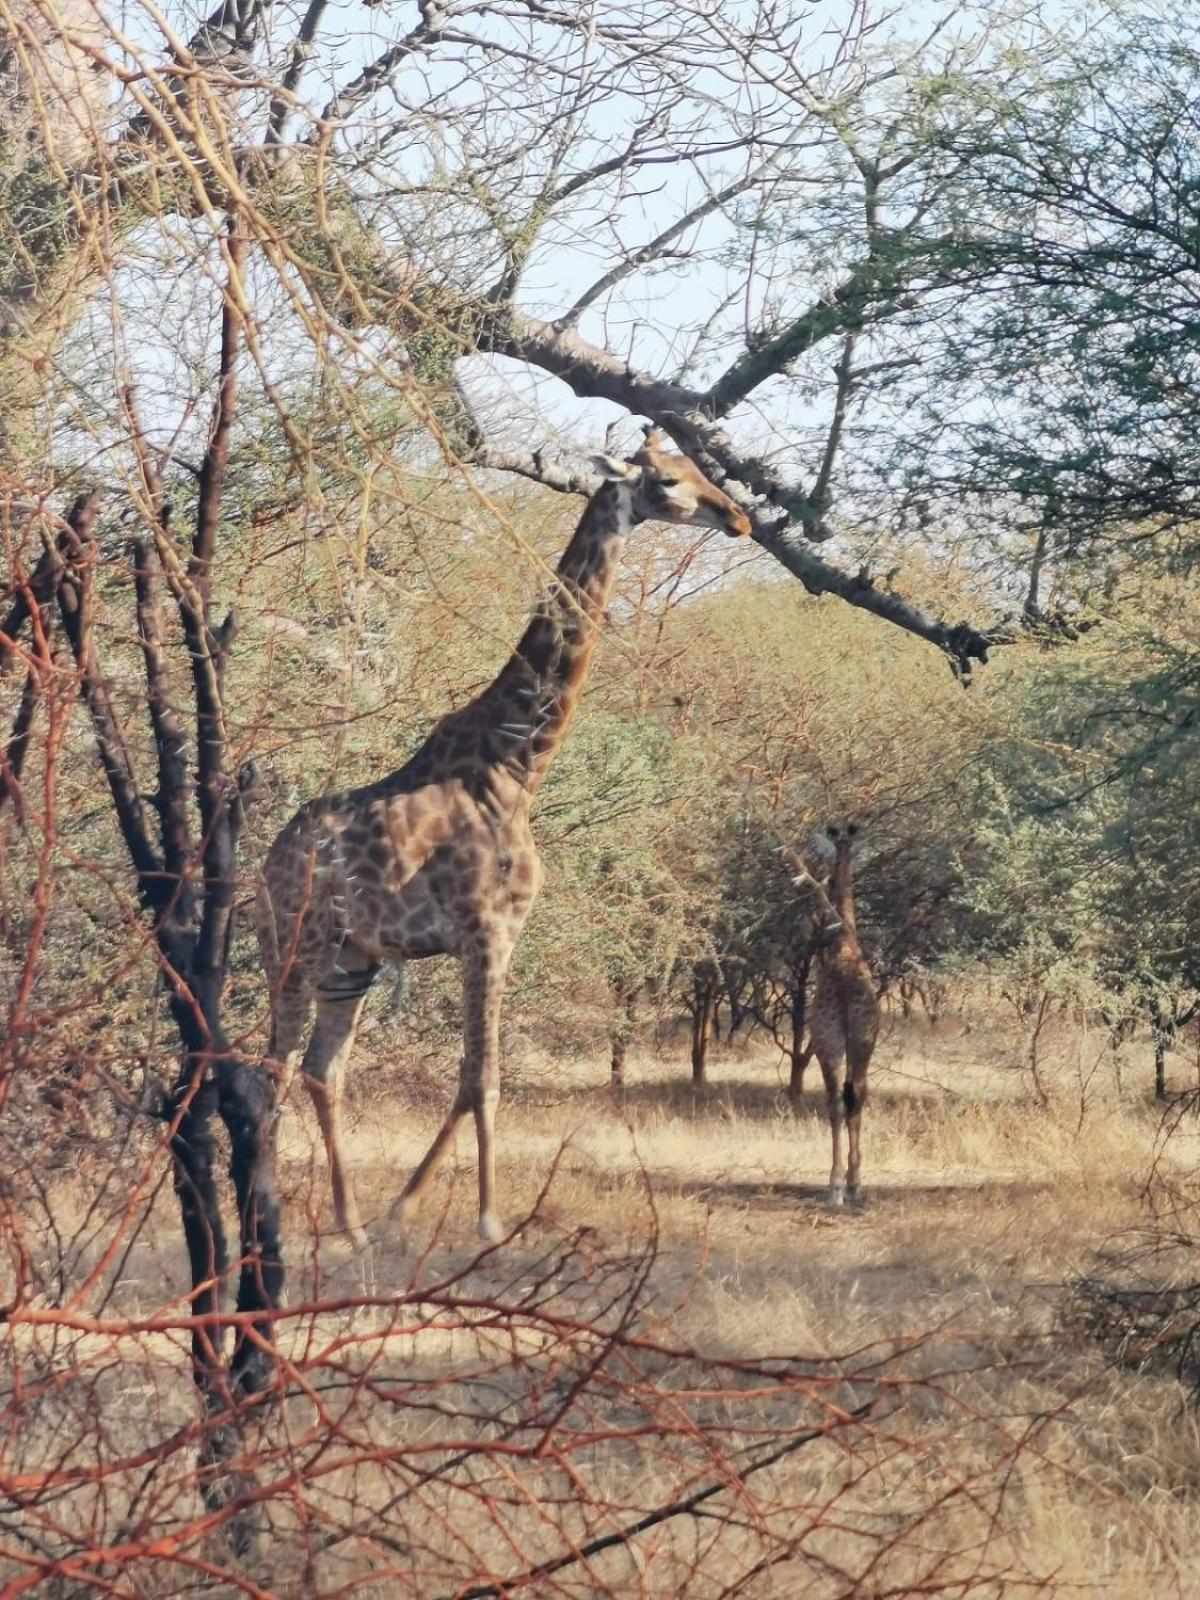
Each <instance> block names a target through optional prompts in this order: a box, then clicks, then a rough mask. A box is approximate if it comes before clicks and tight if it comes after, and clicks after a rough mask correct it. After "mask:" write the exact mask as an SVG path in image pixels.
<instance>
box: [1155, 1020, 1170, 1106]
mask: <svg viewBox="0 0 1200 1600" xmlns="http://www.w3.org/2000/svg"><path fill="white" fill-rule="evenodd" d="M1154 1098H1155V1099H1156V1100H1165V1099H1166V1098H1167V1033H1166V1030H1165V1029H1164V1028H1160V1027H1157V1026H1156V1027H1155V1029H1154Z"/></svg>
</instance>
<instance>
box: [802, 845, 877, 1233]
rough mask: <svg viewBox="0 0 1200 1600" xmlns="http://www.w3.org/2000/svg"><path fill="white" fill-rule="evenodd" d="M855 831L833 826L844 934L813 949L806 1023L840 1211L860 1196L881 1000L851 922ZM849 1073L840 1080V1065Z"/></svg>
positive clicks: (832, 1199)
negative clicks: (845, 1153) (846, 1154)
mask: <svg viewBox="0 0 1200 1600" xmlns="http://www.w3.org/2000/svg"><path fill="white" fill-rule="evenodd" d="M857 832H858V830H857V828H855V827H854V825H853V824H851V825H850V826H849V827H848V828H845V829H843V830H842V831H840V832H839V830H838V829H837V828H830V830H829V836H830V838H831V839H832V840H833V845H834V868H833V878H832V880H831V883H830V890H831V896H830V897H831V899H832V901H833V906H834V909H835V910H836V912H837V914H838V916H839V918H840V919H841V924H842V926H841V929H840V931H838V932H837V933H835V934H833V935H832V936H831V937H828V938H827V939H825V941H824V942H823V943H822V945H821V947H820V948H819V949H818V951H817V957H816V960H817V981H816V983H815V985H814V987H813V1001H812V1012H811V1016H810V1020H809V1038H808V1054H810V1055H812V1054H815V1055H816V1058H817V1060H818V1062H819V1063H820V1066H821V1075H822V1077H823V1078H824V1079H825V1100H826V1104H827V1105H828V1107H829V1126H830V1130H831V1133H832V1137H833V1166H832V1169H831V1171H830V1174H829V1203H830V1205H832V1206H840V1205H841V1204H842V1202H843V1200H844V1198H845V1195H846V1194H847V1193H849V1196H850V1198H851V1200H857V1199H859V1197H860V1195H861V1188H860V1180H859V1163H860V1151H859V1135H860V1132H861V1123H862V1112H863V1107H864V1106H865V1105H866V1103H867V1068H868V1067H869V1066H870V1064H871V1054H872V1052H873V1050H874V1049H875V1040H876V1039H877V1037H878V1035H879V1001H878V999H877V998H876V995H875V985H874V984H873V983H872V982H871V970H870V968H869V967H868V966H867V963H866V961H865V960H864V959H863V953H862V949H861V947H860V945H859V942H858V934H857V931H856V928H855V921H854V869H853V866H852V864H851V859H850V858H851V852H852V849H853V845H854V836H855V834H856V833H857ZM843 1064H844V1065H845V1068H846V1075H845V1079H844V1081H842V1082H839V1079H840V1078H841V1071H842V1066H843ZM843 1108H844V1110H845V1117H846V1132H847V1137H848V1141H849V1145H850V1159H849V1164H848V1167H847V1169H846V1171H845V1172H844V1173H843V1169H842V1113H843Z"/></svg>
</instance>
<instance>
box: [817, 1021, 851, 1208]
mask: <svg viewBox="0 0 1200 1600" xmlns="http://www.w3.org/2000/svg"><path fill="white" fill-rule="evenodd" d="M842 1059H843V1056H842V1052H841V1051H840V1050H831V1049H826V1050H825V1051H824V1052H822V1051H821V1050H820V1049H818V1051H817V1060H818V1062H819V1063H820V1066H821V1076H822V1077H823V1078H824V1080H825V1105H826V1107H827V1109H828V1111H829V1135H830V1140H831V1142H832V1146H833V1150H832V1161H831V1163H830V1168H829V1204H830V1205H831V1206H840V1205H841V1204H842V1203H843V1201H844V1200H845V1198H846V1172H845V1168H844V1167H843V1165H842V1113H843V1109H844V1104H845V1102H844V1100H843V1094H842V1088H841V1083H840V1079H841V1075H842Z"/></svg>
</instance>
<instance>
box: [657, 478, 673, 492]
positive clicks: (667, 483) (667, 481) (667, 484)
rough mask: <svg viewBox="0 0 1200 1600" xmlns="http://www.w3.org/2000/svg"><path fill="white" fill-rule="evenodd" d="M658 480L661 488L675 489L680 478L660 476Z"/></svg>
mask: <svg viewBox="0 0 1200 1600" xmlns="http://www.w3.org/2000/svg"><path fill="white" fill-rule="evenodd" d="M656 482H657V486H658V487H659V488H660V489H673V488H674V487H675V485H676V484H677V483H678V482H679V479H678V478H661V477H660V478H658V479H657V480H656Z"/></svg>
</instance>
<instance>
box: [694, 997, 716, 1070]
mask: <svg viewBox="0 0 1200 1600" xmlns="http://www.w3.org/2000/svg"><path fill="white" fill-rule="evenodd" d="M716 1005H717V985H716V980H715V979H714V978H713V977H712V976H711V975H710V974H709V973H706V972H703V971H697V973H696V977H695V987H694V990H693V995H692V1082H693V1083H704V1082H705V1081H706V1073H707V1069H708V1047H709V1044H710V1043H711V1041H712V1032H713V1013H714V1012H715V1010H716Z"/></svg>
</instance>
